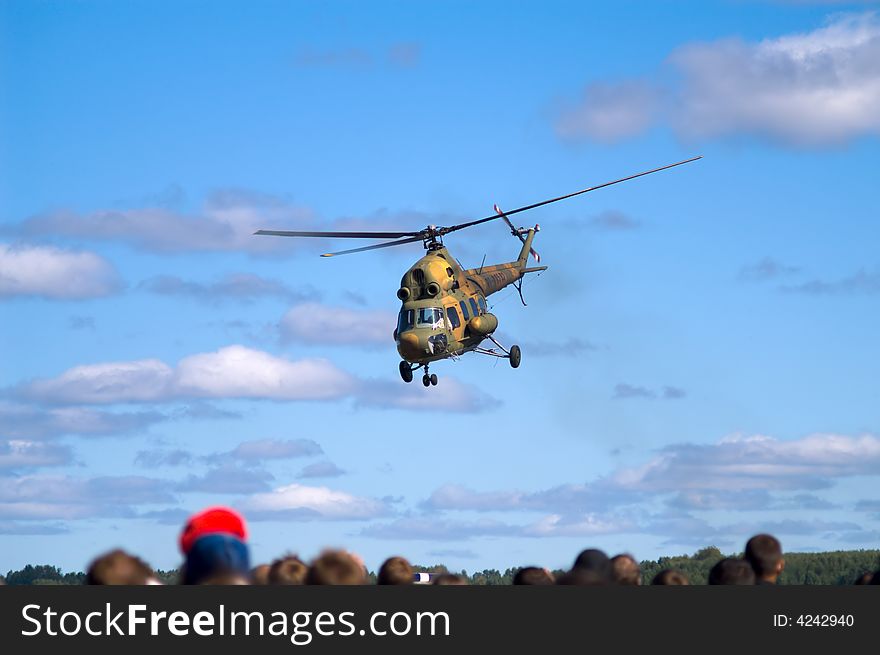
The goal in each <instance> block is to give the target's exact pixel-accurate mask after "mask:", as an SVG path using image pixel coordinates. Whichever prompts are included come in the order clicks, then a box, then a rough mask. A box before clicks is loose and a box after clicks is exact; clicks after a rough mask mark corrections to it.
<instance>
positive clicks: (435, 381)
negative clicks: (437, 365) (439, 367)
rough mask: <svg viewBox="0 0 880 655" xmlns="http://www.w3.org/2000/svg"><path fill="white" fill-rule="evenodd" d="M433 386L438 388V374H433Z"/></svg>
mask: <svg viewBox="0 0 880 655" xmlns="http://www.w3.org/2000/svg"><path fill="white" fill-rule="evenodd" d="M431 385H432V386H435V387H436V386H437V374H436V373H431Z"/></svg>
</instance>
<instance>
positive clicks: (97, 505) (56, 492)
mask: <svg viewBox="0 0 880 655" xmlns="http://www.w3.org/2000/svg"><path fill="white" fill-rule="evenodd" d="M173 500H174V498H173V496H171V494H170V493H169V484H168V483H167V482H163V481H161V480H156V479H153V478H145V477H141V476H108V477H98V478H90V479H83V478H73V477H70V476H63V477H50V476H18V477H11V478H0V519H3V520H6V519H13V520H48V519H81V518H89V517H102V518H106V517H110V516H117V517H128V516H133V515H134V513H133V509H132V506H133V505H140V504H155V503H169V502H173Z"/></svg>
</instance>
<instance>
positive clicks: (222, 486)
mask: <svg viewBox="0 0 880 655" xmlns="http://www.w3.org/2000/svg"><path fill="white" fill-rule="evenodd" d="M272 479H273V476H272V475H271V474H270V473H269V472H267V471H263V470H260V469H251V468H242V467H240V466H235V465H228V464H227V465H224V466H220V467H219V468H215V469H210V470H209V471H207V472H206V473H205V474H204V475H200V476H196V475H190V476H188V477H187V478H186V480H184V481H183V482H182V483H181V484H180V486H179V487H178V489H180V490H181V491H200V492H202V493H212V494H249V493H254V492H257V491H267V490H268V489H270V488H271V487H270V486H269V483H268V481H269V480H272Z"/></svg>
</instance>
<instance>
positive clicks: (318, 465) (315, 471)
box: [296, 461, 345, 478]
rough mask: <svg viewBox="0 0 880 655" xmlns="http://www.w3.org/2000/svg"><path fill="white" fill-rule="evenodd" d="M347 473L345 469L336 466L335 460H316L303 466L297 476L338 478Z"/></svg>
mask: <svg viewBox="0 0 880 655" xmlns="http://www.w3.org/2000/svg"><path fill="white" fill-rule="evenodd" d="M340 475H345V471H343V470H342V469H341V468H339V467H338V466H336V464H334V463H333V462H328V461H323V462H315V463H314V464H309V465H308V466H306V467H303V470H302V471H300V472H299V473H298V474H297V476H296V477H298V478H338V477H339V476H340Z"/></svg>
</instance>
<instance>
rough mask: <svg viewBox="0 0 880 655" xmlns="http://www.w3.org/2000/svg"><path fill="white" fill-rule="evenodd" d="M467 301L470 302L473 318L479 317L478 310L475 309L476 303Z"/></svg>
mask: <svg viewBox="0 0 880 655" xmlns="http://www.w3.org/2000/svg"><path fill="white" fill-rule="evenodd" d="M468 300H470V301H471V314H473V315H474V316H479V315H480V310H479V309H477V303H476V301H475V300H474V299H473V298H468Z"/></svg>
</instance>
